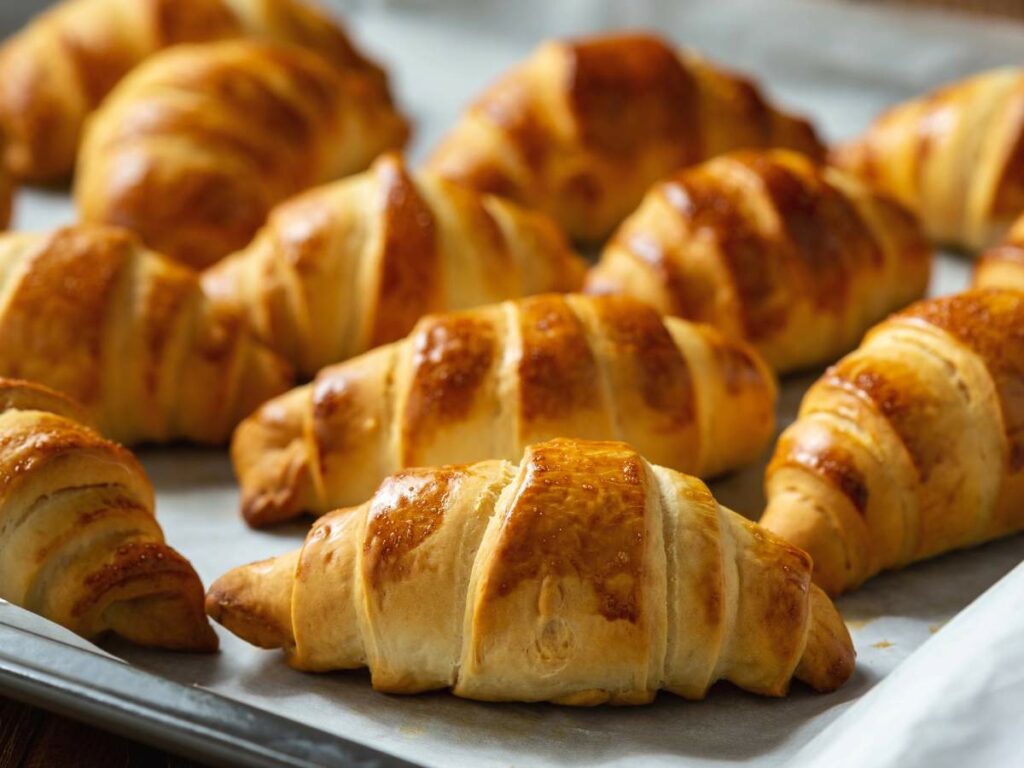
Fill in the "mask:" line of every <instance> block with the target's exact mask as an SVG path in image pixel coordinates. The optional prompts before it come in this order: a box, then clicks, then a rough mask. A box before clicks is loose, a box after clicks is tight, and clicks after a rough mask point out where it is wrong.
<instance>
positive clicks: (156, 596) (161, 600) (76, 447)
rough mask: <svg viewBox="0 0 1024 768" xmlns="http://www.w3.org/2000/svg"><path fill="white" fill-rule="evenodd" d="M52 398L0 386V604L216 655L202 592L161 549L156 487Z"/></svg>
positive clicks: (186, 568) (73, 626)
mask: <svg viewBox="0 0 1024 768" xmlns="http://www.w3.org/2000/svg"><path fill="white" fill-rule="evenodd" d="M86 421H87V416H86V415H85V411H84V410H83V409H81V408H80V407H79V406H78V405H77V404H76V403H74V402H73V401H71V400H69V399H67V398H65V397H64V396H62V395H59V394H58V393H56V392H53V391H51V390H48V389H46V388H44V387H40V386H39V385H37V384H29V383H27V382H24V381H16V380H12V379H0V598H2V599H4V600H7V601H9V602H11V603H13V604H14V605H18V606H21V607H23V608H26V609H28V610H30V611H33V612H35V613H38V614H40V615H41V616H44V617H45V618H47V619H50V620H51V621H55V622H57V623H58V624H62V625H63V626H65V627H67V628H68V629H70V630H72V631H74V632H77V633H78V634H80V635H82V636H84V637H86V638H90V639H91V638H96V637H98V636H100V635H103V634H105V633H107V632H112V633H115V634H117V635H120V636H122V637H124V638H126V639H128V640H131V641H132V642H135V643H138V644H140V645H149V646H157V647H160V648H170V649H175V650H183V651H213V650H216V648H217V636H216V635H215V634H214V632H213V630H212V629H211V628H210V625H209V624H208V623H207V621H206V616H205V613H204V611H203V585H202V584H201V583H200V581H199V577H198V576H197V575H196V572H195V571H194V570H193V569H192V566H191V565H190V564H189V562H188V561H187V560H186V559H185V558H183V557H182V556H181V555H179V554H178V553H177V552H176V551H175V550H173V549H171V548H170V547H169V546H167V544H166V543H165V542H164V536H163V532H162V531H161V530H160V526H159V525H158V524H157V522H156V519H155V517H154V514H153V488H152V486H151V485H150V483H149V480H148V479H147V477H146V474H145V472H144V471H143V469H142V467H141V465H140V464H139V463H138V461H137V460H136V459H135V457H134V456H132V455H131V453H129V452H128V451H126V450H125V449H124V448H121V447H120V446H119V445H115V444H114V443H111V442H109V441H107V440H104V439H103V438H101V437H100V436H99V435H98V434H97V433H96V432H94V431H93V430H92V429H91V428H90V427H88V426H86V424H85V423H84V422H86Z"/></svg>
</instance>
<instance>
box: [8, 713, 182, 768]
mask: <svg viewBox="0 0 1024 768" xmlns="http://www.w3.org/2000/svg"><path fill="white" fill-rule="evenodd" d="M65 766H74V768H100V767H101V766H102V768H150V767H151V766H152V767H153V768H194V767H197V766H199V763H196V762H193V761H191V760H186V759H185V758H181V757H176V756H174V755H170V754H167V753H166V752H162V751H160V750H158V749H153V748H152V747H147V746H145V745H143V744H139V743H137V742H134V741H130V740H129V739H123V738H120V737H118V736H113V735H111V734H109V733H105V732H104V731H100V730H97V729H96V728H90V727H89V726H87V725H82V724H81V723H78V722H75V721H74V720H68V719H67V718H64V717H59V716H58V715H54V714H51V713H49V712H45V711H43V710H41V709H36V708H35V707H29V706H26V705H24V704H20V703H18V702H15V701H11V700H10V699H4V698H0V768H64V767H65Z"/></svg>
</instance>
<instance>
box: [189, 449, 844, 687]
mask: <svg viewBox="0 0 1024 768" xmlns="http://www.w3.org/2000/svg"><path fill="white" fill-rule="evenodd" d="M810 580H811V563H810V559H809V558H808V557H807V555H806V554H804V553H803V552H801V551H799V550H798V549H796V548H795V547H792V546H790V545H788V544H786V543H784V542H783V541H782V540H781V539H777V538H775V537H774V536H772V535H771V534H769V533H768V532H767V531H764V530H762V529H760V528H759V527H758V526H757V525H755V524H754V523H751V522H749V521H747V520H745V519H744V518H742V517H740V516H739V515H737V514H736V513H734V512H731V511H730V510H728V509H725V508H723V507H722V506H720V505H719V504H717V503H716V502H715V499H714V497H712V495H711V493H710V491H708V488H707V486H705V485H704V484H703V483H702V482H701V481H700V480H697V479H696V478H693V477H690V476H688V475H683V474H680V473H679V472H674V471H672V470H670V469H665V468H663V467H659V466H654V465H652V464H650V463H648V462H647V461H645V460H644V459H643V458H641V456H640V455H639V454H638V453H637V452H636V451H635V450H634V449H632V448H630V447H629V446H628V445H626V444H624V443H611V442H589V441H575V440H566V439H558V440H553V441H551V442H548V443H542V444H540V445H535V446H532V447H530V448H528V449H527V450H526V455H525V456H524V457H523V459H522V461H521V462H520V463H519V465H518V466H516V465H515V464H511V463H509V462H507V461H485V462H480V463H478V464H473V465H470V466H455V467H441V468H436V469H413V470H407V471H405V472H400V473H398V474H396V475H394V476H393V477H391V478H389V479H387V480H385V481H384V483H383V484H382V485H381V487H380V489H379V490H378V491H377V493H376V494H375V495H374V496H373V498H372V499H371V500H370V501H368V502H367V503H365V504H363V505H362V506H360V507H357V508H354V509H344V510H340V511H338V512H334V513H332V514H330V515H327V516H326V517H324V518H322V519H321V520H320V521H319V522H318V523H317V524H316V526H315V527H314V528H313V529H312V531H310V533H309V535H308V536H307V538H306V543H305V545H304V546H303V547H302V549H301V550H299V551H298V552H294V553H292V554H289V555H284V556H283V557H279V558H277V559H275V560H270V561H264V562H261V563H255V564H253V565H247V566H243V567H242V568H239V569H236V570H234V571H231V572H230V573H228V574H227V575H225V576H223V577H221V578H220V579H219V580H218V581H217V582H215V583H214V585H213V586H212V587H211V588H210V591H209V594H208V595H207V601H206V605H207V611H208V612H209V614H210V615H211V616H212V617H213V618H214V619H216V620H217V621H219V622H221V623H222V624H224V626H226V627H227V628H228V629H230V630H231V631H232V632H234V633H235V634H237V635H239V636H240V637H242V638H243V639H245V640H247V641H249V642H251V643H254V644H256V645H259V646H261V647H264V648H284V649H285V652H286V653H287V657H288V661H289V662H290V663H291V664H292V666H294V667H296V668H298V669H305V670H315V671H327V670H334V669H349V668H355V667H369V668H370V674H371V675H372V681H373V687H374V688H376V689H378V690H381V691H387V692H389V693H417V692H420V691H427V690H432V689H437V688H451V689H452V690H453V692H454V693H455V694H456V695H457V696H464V697H466V698H471V699H480V700H483V701H552V702H555V703H558V704H570V705H577V706H590V705H595V704H603V703H606V702H607V703H611V704H646V703H648V702H650V701H652V700H653V699H654V696H655V694H656V693H657V691H658V690H659V689H662V688H664V689H666V690H669V691H671V692H673V693H676V694H679V695H680V696H685V697H686V698H690V699H701V698H703V697H704V695H705V693H706V692H707V690H708V688H709V687H710V686H711V684H712V683H714V682H715V681H716V680H729V681H730V682H732V683H734V684H736V685H738V686H740V687H741V688H745V689H747V690H749V691H753V692H755V693H760V694H764V695H768V696H781V695H784V694H785V693H786V690H787V688H788V687H789V681H790V679H791V678H794V677H795V678H797V679H799V680H802V681H804V682H806V683H808V684H809V685H810V686H811V687H812V688H815V689H817V690H819V691H832V690H835V689H836V688H838V687H839V686H840V685H842V684H843V682H844V681H845V680H846V679H847V678H848V677H849V676H850V674H851V672H852V670H853V664H854V652H853V646H852V644H851V642H850V637H849V634H848V633H847V631H846V627H845V625H844V624H843V621H842V619H841V618H840V616H839V614H838V613H837V612H836V609H835V607H834V606H833V605H832V604H831V602H829V599H828V598H827V597H826V596H825V595H824V594H823V593H822V592H821V591H820V590H819V589H818V588H817V587H815V586H813V585H812V584H811V583H810Z"/></svg>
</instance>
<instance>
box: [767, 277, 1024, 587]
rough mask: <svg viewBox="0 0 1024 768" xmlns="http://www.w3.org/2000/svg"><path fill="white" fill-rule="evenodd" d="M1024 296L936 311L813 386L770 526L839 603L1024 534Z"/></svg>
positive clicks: (870, 343)
mask: <svg viewBox="0 0 1024 768" xmlns="http://www.w3.org/2000/svg"><path fill="white" fill-rule="evenodd" d="M1022 469H1024V293H1020V292H1017V291H969V292H967V293H961V294H957V295H954V296H947V297H944V298H940V299H932V300H930V301H923V302H920V303H918V304H915V305H913V306H912V307H910V308H909V309H907V310H905V311H904V312H901V313H900V314H897V315H894V316H893V317H892V318H890V319H889V320H886V321H885V322H884V323H882V324H881V325H878V326H877V327H875V328H874V329H873V330H872V331H871V332H870V333H869V334H868V335H867V337H866V338H865V340H864V343H863V344H861V346H860V348H859V349H858V350H856V351H855V352H853V353H851V354H850V355H848V356H847V357H845V358H843V360H841V361H840V362H839V363H837V364H836V365H835V366H833V367H832V368H831V369H830V370H829V371H828V372H827V373H826V374H825V375H824V376H823V377H822V378H821V379H819V381H818V382H817V383H816V384H815V385H814V386H813V387H811V389H810V390H809V391H808V392H807V395H806V396H805V397H804V400H803V403H802V405H801V407H800V415H799V417H798V419H797V420H796V422H795V423H794V424H792V425H791V426H790V427H789V428H788V429H787V430H786V431H785V432H783V434H782V437H781V438H780V439H779V442H778V445H777V447H776V449H775V455H774V457H773V458H772V460H771V463H770V464H769V466H768V471H767V475H766V478H765V487H766V492H767V497H768V508H767V510H766V511H765V513H764V517H763V518H762V520H761V524H762V525H764V526H765V527H766V528H768V529H769V530H771V531H773V532H775V533H777V534H779V535H780V536H782V537H783V538H785V539H787V540H788V541H790V542H791V543H793V544H795V545H796V546H798V547H800V548H801V549H804V550H806V551H807V552H809V553H810V555H811V557H812V558H813V559H814V574H815V575H814V579H815V582H816V583H817V584H819V585H820V586H821V587H822V588H823V589H825V590H826V591H827V592H830V593H832V594H837V593H839V592H843V591H845V590H848V589H852V588H853V587H856V586H857V585H859V584H860V583H861V582H863V581H864V580H865V579H868V578H870V577H871V576H873V575H875V574H876V573H878V572H879V571H881V570H883V569H887V568H898V567H900V566H903V565H906V564H907V563H911V562H913V561H915V560H921V559H923V558H926V557H932V556H934V555H938V554H940V553H942V552H948V551H950V550H952V549H958V548H961V547H969V546H972V545H975V544H978V543H980V542H983V541H987V540H989V539H993V538H995V537H997V536H1003V535H1005V534H1008V533H1010V532H1012V531H1019V530H1021V529H1022V528H1024V471H1022Z"/></svg>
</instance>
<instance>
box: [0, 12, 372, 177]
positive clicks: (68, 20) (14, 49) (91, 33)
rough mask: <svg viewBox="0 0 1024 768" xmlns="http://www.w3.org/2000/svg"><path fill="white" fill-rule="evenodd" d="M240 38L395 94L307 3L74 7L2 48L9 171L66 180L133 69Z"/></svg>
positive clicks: (0, 104)
mask: <svg viewBox="0 0 1024 768" xmlns="http://www.w3.org/2000/svg"><path fill="white" fill-rule="evenodd" d="M239 37H245V38H255V39H263V40H271V41H276V42H279V43H285V44H294V45H298V46H302V47H305V48H309V49H310V50H313V51H316V52H317V53H318V54H320V55H321V56H323V57H324V58H325V59H327V60H328V61H330V62H331V63H332V64H334V65H335V66H336V67H338V68H339V69H344V70H353V71H358V72H361V73H364V74H365V75H367V76H368V77H371V78H373V79H374V80H375V81H376V82H378V83H379V85H380V87H381V88H384V87H386V81H385V77H384V73H383V71H382V70H381V69H380V68H379V67H378V66H377V65H376V64H374V63H373V62H371V61H369V60H367V59H366V58H364V57H363V55H362V54H361V53H360V52H358V51H357V50H356V49H355V47H354V46H353V45H352V43H351V42H350V41H349V40H348V38H347V37H346V35H345V33H344V32H343V31H342V29H341V28H340V27H339V26H338V25H337V24H336V23H334V22H333V21H332V20H330V19H329V18H328V17H327V16H326V15H324V14H323V13H322V12H321V11H319V10H318V9H317V8H316V7H315V6H313V5H310V4H306V3H304V2H301V0H65V1H64V2H62V3H59V4H58V5H56V6H55V7H54V8H53V9H51V10H49V11H47V12H46V13H43V14H41V15H39V17H38V18H36V19H35V20H34V21H33V22H32V23H31V24H29V25H28V26H27V27H26V28H25V29H24V30H22V31H21V32H19V33H18V34H17V35H15V36H14V37H12V38H11V39H10V40H8V41H7V42H6V43H5V44H4V46H3V48H2V49H0V129H2V132H3V133H4V134H6V136H7V137H8V139H9V144H8V147H7V152H6V164H7V167H8V168H9V169H11V171H13V172H14V173H15V174H16V175H17V176H19V177H22V178H27V179H30V180H34V181H50V180H54V179H57V178H60V177H63V176H66V175H67V174H68V173H69V172H70V171H71V169H72V166H73V165H74V162H75V152H76V150H77V148H78V141H79V136H80V134H81V131H82V126H83V124H84V123H85V119H86V117H87V116H88V115H89V113H90V112H92V110H94V109H95V108H96V107H97V106H98V105H99V103H100V102H101V101H102V100H103V98H104V97H105V96H106V95H107V93H108V92H109V91H110V90H111V89H112V88H113V87H114V86H115V85H116V84H117V82H118V81H119V80H120V79H121V78H122V77H123V76H124V75H126V74H127V73H128V72H129V70H131V69H133V68H134V67H135V66H137V65H138V64H139V63H140V62H141V61H143V60H144V59H145V58H147V57H148V56H150V55H152V54H153V53H155V52H157V51H159V50H160V49H162V48H165V47H167V46H171V45H175V44H178V43H188V42H202V41H210V40H220V39H229V38H239Z"/></svg>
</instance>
